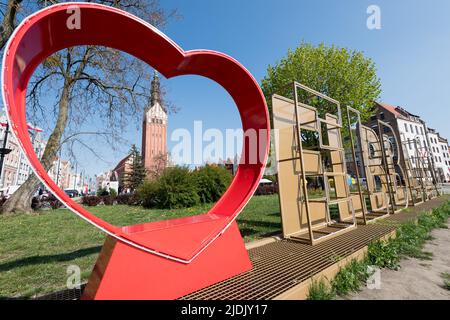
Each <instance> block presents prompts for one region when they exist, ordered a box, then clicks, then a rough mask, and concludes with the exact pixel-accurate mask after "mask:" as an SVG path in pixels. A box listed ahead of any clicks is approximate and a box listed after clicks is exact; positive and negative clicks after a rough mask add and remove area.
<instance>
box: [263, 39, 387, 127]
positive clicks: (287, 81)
mask: <svg viewBox="0 0 450 320" xmlns="http://www.w3.org/2000/svg"><path fill="white" fill-rule="evenodd" d="M294 81H297V82H299V83H301V84H304V85H306V86H308V87H310V88H312V89H314V90H316V91H319V92H321V93H323V94H326V95H328V96H329V97H331V98H333V99H335V100H337V101H339V102H340V104H341V108H342V115H343V117H344V114H345V107H346V106H351V107H353V108H355V109H358V110H359V111H360V112H361V116H362V121H365V120H367V119H368V118H369V117H370V116H371V114H372V112H371V108H372V107H373V102H374V101H375V100H376V99H378V97H379V95H380V93H381V89H380V88H381V83H380V79H379V78H378V76H377V73H376V67H375V63H374V62H373V61H372V60H371V59H370V58H367V57H365V56H364V54H363V53H362V52H360V51H356V50H350V49H347V48H339V47H336V46H331V47H327V46H325V45H324V44H320V45H318V46H314V45H312V44H307V43H304V42H302V43H301V44H300V46H299V47H298V48H297V49H295V50H289V51H288V53H287V55H286V57H284V58H283V59H281V61H279V62H277V63H276V64H275V65H274V66H272V65H269V67H268V69H267V74H266V76H265V77H264V79H263V80H262V90H263V92H264V95H265V97H266V100H267V103H268V106H269V111H270V113H272V101H271V96H272V94H279V95H282V96H285V97H288V98H293V92H292V91H293V90H292V83H293V82H294ZM298 97H299V99H300V100H301V101H303V102H307V103H308V104H309V105H312V106H314V107H317V108H318V110H319V112H321V113H322V112H323V113H324V112H330V111H331V112H333V113H335V112H336V110H335V107H333V108H334V110H330V108H332V106H330V105H327V104H326V102H325V101H324V100H323V99H311V96H310V95H309V94H307V93H306V92H302V91H300V92H299V94H298ZM344 118H345V117H344Z"/></svg>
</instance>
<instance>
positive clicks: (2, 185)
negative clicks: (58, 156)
mask: <svg viewBox="0 0 450 320" xmlns="http://www.w3.org/2000/svg"><path fill="white" fill-rule="evenodd" d="M7 127H8V126H7V118H6V116H5V115H2V116H0V138H1V140H0V146H2V147H3V143H4V139H5V137H6V130H7ZM28 130H29V134H30V138H31V142H32V144H33V146H34V151H35V152H36V155H37V156H38V158H40V157H41V156H42V154H43V152H44V149H45V145H46V142H45V141H44V140H43V139H42V137H41V132H42V130H41V129H40V128H37V127H33V126H31V125H30V124H28ZM6 148H7V149H11V152H10V153H9V154H7V155H5V158H4V161H3V167H2V168H1V179H0V189H2V190H6V189H8V188H18V186H20V185H22V184H23V183H24V182H25V181H26V180H27V179H28V177H29V176H30V174H32V170H31V167H30V166H29V164H28V160H27V159H26V158H25V155H24V154H23V153H22V152H21V151H20V148H19V144H18V142H17V140H16V139H15V137H14V136H13V135H12V134H11V132H10V131H9V132H8V136H7V141H6Z"/></svg>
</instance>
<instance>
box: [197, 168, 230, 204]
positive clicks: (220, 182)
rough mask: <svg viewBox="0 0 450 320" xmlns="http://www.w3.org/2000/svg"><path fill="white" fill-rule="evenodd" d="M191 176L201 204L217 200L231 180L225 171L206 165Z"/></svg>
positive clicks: (228, 173)
mask: <svg viewBox="0 0 450 320" xmlns="http://www.w3.org/2000/svg"><path fill="white" fill-rule="evenodd" d="M193 174H194V180H195V184H196V188H197V193H198V195H199V197H200V201H201V202H202V203H211V202H216V201H217V200H219V199H220V197H221V196H222V194H223V193H224V192H225V191H226V190H227V188H228V186H229V185H230V183H231V180H232V178H233V177H232V176H231V173H230V172H229V171H228V170H227V169H225V168H222V167H219V166H211V165H206V166H204V167H202V168H200V169H198V170H197V171H195V172H194V173H193Z"/></svg>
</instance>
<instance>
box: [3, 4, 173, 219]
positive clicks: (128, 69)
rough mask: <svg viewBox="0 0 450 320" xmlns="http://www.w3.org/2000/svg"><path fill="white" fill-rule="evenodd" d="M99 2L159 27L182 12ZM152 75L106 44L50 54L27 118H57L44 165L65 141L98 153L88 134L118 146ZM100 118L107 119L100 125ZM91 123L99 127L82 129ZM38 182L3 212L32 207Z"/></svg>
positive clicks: (33, 85)
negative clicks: (51, 96)
mask: <svg viewBox="0 0 450 320" xmlns="http://www.w3.org/2000/svg"><path fill="white" fill-rule="evenodd" d="M43 2H44V1H40V3H41V4H42V3H43ZM49 2H50V1H49ZM97 2H100V3H102V4H107V5H111V6H115V7H118V8H121V9H124V10H126V11H128V12H131V13H133V14H136V15H138V16H140V17H141V18H143V19H144V20H146V21H148V22H150V23H151V24H152V25H154V26H157V27H159V28H161V27H164V26H165V25H166V24H167V22H168V21H169V20H170V19H172V18H176V17H178V16H179V15H178V13H177V11H176V10H173V11H170V12H166V11H165V10H164V9H162V8H161V7H160V5H159V2H158V1H157V0H150V1H146V0H111V1H108V0H104V1H97ZM149 78H150V70H149V67H148V66H147V65H146V64H145V63H143V62H142V61H140V60H138V59H136V58H134V57H132V56H130V55H128V54H125V53H123V52H120V51H118V50H114V49H111V48H106V47H101V46H78V47H72V48H68V49H65V50H62V51H60V52H57V53H56V54H53V55H52V56H50V57H49V58H47V59H46V60H45V62H44V63H43V64H42V65H41V66H40V67H39V68H38V69H37V70H36V72H35V74H34V76H33V78H32V80H31V81H30V84H29V87H28V91H27V92H28V93H27V105H28V108H27V117H28V118H29V119H33V120H34V121H35V122H37V121H38V120H40V121H39V123H54V126H53V128H51V127H50V128H48V129H49V131H50V132H51V134H50V136H49V138H48V141H47V144H46V147H45V150H44V153H43V155H42V158H41V163H42V165H43V167H44V168H45V169H46V170H49V169H50V168H51V166H52V164H53V162H54V160H55V159H56V157H57V154H58V151H59V150H60V148H61V146H62V143H63V142H64V143H65V145H68V146H69V148H70V149H71V150H73V146H74V144H76V143H78V144H79V145H81V146H82V147H85V148H86V149H88V150H89V151H91V152H92V153H93V155H94V156H96V150H95V147H93V146H92V145H89V144H88V143H87V142H86V139H83V136H85V135H88V136H90V137H92V136H96V137H97V138H100V139H103V140H105V141H106V142H108V143H109V144H110V145H111V146H112V147H114V146H115V145H116V144H117V142H118V141H120V139H121V133H122V129H123V128H124V127H125V126H126V125H128V124H129V123H130V121H136V120H137V119H140V116H141V115H142V112H143V109H144V106H145V104H146V103H147V102H148V99H149V94H150V91H149V85H148V82H149ZM52 92H53V93H55V95H56V97H57V99H56V103H55V104H54V105H53V106H49V105H47V104H48V99H44V97H45V96H48V95H49V94H51V93H52ZM137 115H139V117H137ZM52 117H53V119H51V118H52ZM99 123H102V124H103V125H102V128H100V129H99V128H98V124H99ZM89 125H91V126H92V125H93V126H96V129H98V131H97V130H95V131H91V132H83V131H80V128H82V127H83V126H89ZM46 129H47V128H46ZM38 186H39V180H38V179H37V177H36V176H34V175H30V177H29V178H28V179H27V181H26V182H25V183H24V184H22V185H21V186H20V188H19V189H18V190H17V191H16V192H15V193H14V194H13V195H12V196H11V197H10V198H9V199H8V200H7V201H6V202H5V203H4V205H3V207H2V212H3V213H12V212H31V211H32V209H31V199H32V197H33V195H34V194H35V192H36V190H37V188H38Z"/></svg>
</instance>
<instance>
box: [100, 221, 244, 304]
mask: <svg viewBox="0 0 450 320" xmlns="http://www.w3.org/2000/svg"><path fill="white" fill-rule="evenodd" d="M191 230H192V231H194V229H191ZM185 236H186V238H189V236H191V234H189V233H187V234H186V235H185ZM251 268H252V265H251V262H250V260H249V258H248V254H247V250H245V246H244V243H243V241H242V237H241V235H240V233H239V229H238V227H237V224H236V222H233V224H232V225H231V227H230V228H228V229H227V231H225V233H224V234H223V235H221V236H220V237H219V238H217V240H216V241H214V243H213V244H212V245H210V246H209V247H208V248H206V249H205V251H203V252H202V254H201V255H199V256H198V257H197V258H196V259H195V260H194V261H193V262H191V263H189V264H184V263H180V262H176V261H171V260H168V259H165V258H162V257H158V256H155V255H152V254H148V253H146V252H144V251H142V250H138V249H136V248H134V247H131V246H129V245H127V244H124V243H123V242H120V241H118V242H117V244H116V247H115V248H114V251H113V254H112V256H111V259H110V260H109V263H108V267H107V269H106V272H105V274H104V275H103V278H102V281H101V284H100V286H99V287H98V289H97V293H96V295H95V299H96V300H102V299H176V298H179V297H182V296H184V295H186V294H188V293H191V292H194V291H196V290H199V289H202V288H205V287H207V286H210V285H212V284H214V283H217V282H219V281H222V280H225V279H228V278H230V277H232V276H235V275H237V274H239V273H242V272H245V271H248V270H250V269H251Z"/></svg>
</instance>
